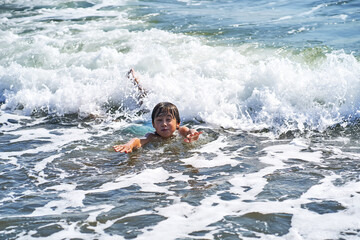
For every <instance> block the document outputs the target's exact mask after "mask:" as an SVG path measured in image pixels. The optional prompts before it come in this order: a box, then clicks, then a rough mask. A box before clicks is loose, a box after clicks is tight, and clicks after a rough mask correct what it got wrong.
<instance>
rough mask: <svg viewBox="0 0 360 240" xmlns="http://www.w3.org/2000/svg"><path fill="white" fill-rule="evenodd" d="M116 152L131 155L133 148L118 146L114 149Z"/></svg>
mask: <svg viewBox="0 0 360 240" xmlns="http://www.w3.org/2000/svg"><path fill="white" fill-rule="evenodd" d="M113 148H114V150H115V152H121V153H131V152H132V147H131V146H130V145H129V144H125V145H116V146H114V147H113Z"/></svg>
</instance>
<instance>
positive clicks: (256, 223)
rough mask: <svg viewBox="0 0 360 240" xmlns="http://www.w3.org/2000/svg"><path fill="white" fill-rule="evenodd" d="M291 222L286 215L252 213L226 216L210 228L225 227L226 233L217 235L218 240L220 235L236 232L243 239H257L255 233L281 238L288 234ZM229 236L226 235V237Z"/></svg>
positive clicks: (289, 215)
mask: <svg viewBox="0 0 360 240" xmlns="http://www.w3.org/2000/svg"><path fill="white" fill-rule="evenodd" d="M291 221H292V215H291V214H287V213H270V214H262V213H258V212H252V213H247V214H245V215H242V216H226V217H225V218H224V219H223V220H221V221H219V222H217V223H214V224H211V225H210V226H214V227H218V228H219V229H223V228H224V227H223V226H225V225H226V226H227V227H226V229H227V230H226V231H221V232H220V233H218V235H217V237H218V239H219V237H220V235H223V234H225V236H226V233H227V232H233V233H234V232H236V233H239V234H241V235H242V236H244V237H251V238H257V237H259V236H257V235H256V233H262V234H267V235H268V234H269V235H275V236H283V235H285V234H287V233H289V229H290V228H291ZM230 236H232V235H230ZM230 236H229V235H228V237H230ZM235 239H238V238H235Z"/></svg>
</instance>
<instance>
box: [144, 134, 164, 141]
mask: <svg viewBox="0 0 360 240" xmlns="http://www.w3.org/2000/svg"><path fill="white" fill-rule="evenodd" d="M159 137H160V135H159V134H157V133H156V132H153V133H147V134H146V135H145V138H146V139H148V140H150V141H151V140H155V139H158V138H159Z"/></svg>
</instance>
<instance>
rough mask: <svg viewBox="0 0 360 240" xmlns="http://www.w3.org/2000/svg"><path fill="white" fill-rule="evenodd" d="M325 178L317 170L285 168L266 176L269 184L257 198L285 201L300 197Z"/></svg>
mask: <svg viewBox="0 0 360 240" xmlns="http://www.w3.org/2000/svg"><path fill="white" fill-rule="evenodd" d="M322 178H323V176H322V175H320V174H318V173H316V172H309V171H308V170H303V169H300V168H298V167H292V168H290V169H284V170H279V171H276V172H274V173H273V174H269V175H267V176H266V179H267V182H268V183H267V184H266V185H265V187H264V189H263V191H262V192H261V193H259V194H258V195H257V199H263V200H270V201H284V200H287V199H296V198H299V197H300V196H301V195H302V194H303V193H305V192H306V191H307V190H308V189H310V188H311V187H312V186H313V185H315V184H317V183H318V182H319V181H320V180H321V179H322Z"/></svg>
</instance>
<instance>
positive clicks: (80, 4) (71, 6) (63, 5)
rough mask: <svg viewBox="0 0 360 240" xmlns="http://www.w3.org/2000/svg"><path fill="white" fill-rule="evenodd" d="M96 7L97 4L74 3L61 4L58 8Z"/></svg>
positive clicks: (86, 2)
mask: <svg viewBox="0 0 360 240" xmlns="http://www.w3.org/2000/svg"><path fill="white" fill-rule="evenodd" d="M93 6H95V4H93V3H91V2H88V1H72V2H65V3H60V4H59V5H58V6H57V8H91V7H93Z"/></svg>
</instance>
